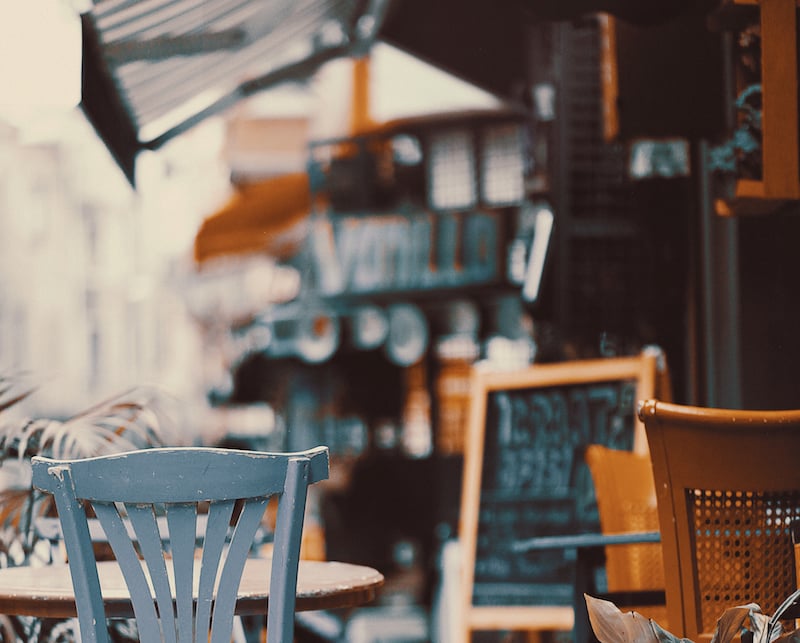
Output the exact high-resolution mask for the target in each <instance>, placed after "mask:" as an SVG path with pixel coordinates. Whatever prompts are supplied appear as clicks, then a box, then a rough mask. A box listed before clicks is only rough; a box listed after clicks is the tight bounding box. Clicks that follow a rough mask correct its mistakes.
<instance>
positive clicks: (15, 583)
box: [0, 558, 383, 618]
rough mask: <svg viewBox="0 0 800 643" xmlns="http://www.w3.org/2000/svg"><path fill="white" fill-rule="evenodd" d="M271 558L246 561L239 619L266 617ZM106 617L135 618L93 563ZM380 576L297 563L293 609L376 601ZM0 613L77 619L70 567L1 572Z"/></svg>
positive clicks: (121, 589) (107, 574)
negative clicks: (256, 615)
mask: <svg viewBox="0 0 800 643" xmlns="http://www.w3.org/2000/svg"><path fill="white" fill-rule="evenodd" d="M271 563H272V561H271V559H269V558H251V559H248V561H247V564H246V565H245V569H244V573H243V575H242V582H241V584H240V586H239V599H238V602H237V604H236V613H237V614H265V613H266V609H267V601H268V598H269V592H268V587H269V574H270V569H271ZM97 569H98V575H99V577H100V586H101V588H102V593H103V602H104V604H105V609H106V615H107V616H108V617H126V618H132V617H133V609H132V607H131V603H130V598H129V595H128V590H127V587H126V585H125V581H124V579H123V577H122V572H121V571H120V568H119V566H118V565H117V563H116V562H115V561H111V562H100V563H98V564H97ZM381 585H383V575H382V574H380V572H378V571H376V570H374V569H372V568H371V567H363V566H361V565H351V564H348V563H338V562H327V561H325V562H320V561H306V560H303V561H300V568H299V571H298V577H297V603H296V605H295V609H296V610H297V611H303V610H320V609H334V608H339V607H355V606H357V605H361V604H363V603H368V602H369V601H371V600H373V599H374V598H375V595H376V592H377V590H378V588H380V587H381ZM0 614H19V615H26V616H39V617H50V618H68V617H72V616H76V615H77V612H76V610H75V594H74V592H73V590H72V577H71V576H70V573H69V566H68V565H46V566H44V567H10V568H7V569H0Z"/></svg>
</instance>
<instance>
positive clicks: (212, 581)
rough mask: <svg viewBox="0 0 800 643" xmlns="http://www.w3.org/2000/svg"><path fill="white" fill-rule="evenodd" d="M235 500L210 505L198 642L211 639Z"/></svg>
mask: <svg viewBox="0 0 800 643" xmlns="http://www.w3.org/2000/svg"><path fill="white" fill-rule="evenodd" d="M235 504H236V503H235V502H234V501H233V500H223V501H219V502H212V503H211V504H210V505H209V507H208V523H207V525H206V534H205V544H204V546H203V555H202V561H201V566H200V581H199V586H198V591H197V615H196V616H195V624H196V632H195V640H196V643H208V633H209V632H210V628H211V609H212V607H213V605H214V590H215V588H216V585H217V575H218V573H219V562H220V560H222V556H223V553H224V549H225V543H226V540H227V538H228V530H229V527H230V523H231V520H232V518H233V510H234V507H235Z"/></svg>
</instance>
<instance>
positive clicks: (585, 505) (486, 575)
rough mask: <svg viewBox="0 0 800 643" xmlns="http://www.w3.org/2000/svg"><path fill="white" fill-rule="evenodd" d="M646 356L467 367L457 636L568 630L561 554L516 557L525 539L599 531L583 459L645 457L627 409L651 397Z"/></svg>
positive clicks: (567, 578) (568, 584)
mask: <svg viewBox="0 0 800 643" xmlns="http://www.w3.org/2000/svg"><path fill="white" fill-rule="evenodd" d="M656 360H657V357H656V355H654V354H652V353H643V354H642V355H641V356H638V357H627V358H614V359H603V360H585V361H572V362H565V363H561V364H552V365H535V366H532V367H530V368H528V369H526V370H524V371H516V372H491V371H483V370H480V369H479V368H478V369H475V370H474V371H473V374H472V378H471V390H470V393H471V406H470V411H469V435H468V437H467V444H466V450H465V460H464V479H463V492H462V507H461V524H460V530H461V531H460V534H459V537H460V542H461V547H462V548H463V552H464V554H463V558H462V562H463V581H464V582H463V583H462V587H463V591H464V594H463V605H464V616H465V618H464V619H463V621H464V627H465V628H466V632H464V637H463V639H462V640H469V638H468V633H469V631H471V630H492V629H510V630H513V629H569V628H570V627H571V626H572V622H573V614H572V607H571V603H572V580H573V576H574V563H573V561H572V560H570V557H569V554H570V552H566V551H562V550H557V549H554V550H550V551H546V552H527V553H518V552H515V551H514V547H513V544H514V543H515V542H517V541H520V540H525V539H527V538H531V537H533V536H547V535H566V534H576V533H585V532H597V531H599V521H598V515H597V504H596V501H595V496H594V487H593V484H592V479H591V475H590V472H589V470H588V467H587V466H586V464H585V462H584V457H583V454H584V450H585V448H586V446H588V445H589V444H604V445H607V446H611V447H613V448H618V449H628V450H630V449H634V450H637V451H640V452H646V449H647V447H646V441H645V437H644V429H643V427H642V426H641V424H640V423H639V421H638V419H637V418H636V401H637V400H638V399H642V398H646V397H651V396H652V395H654V391H655V383H656V366H657V364H656Z"/></svg>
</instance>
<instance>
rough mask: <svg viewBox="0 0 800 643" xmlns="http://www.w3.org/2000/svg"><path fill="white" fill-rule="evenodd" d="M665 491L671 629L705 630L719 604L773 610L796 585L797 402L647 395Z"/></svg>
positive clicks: (661, 500)
mask: <svg viewBox="0 0 800 643" xmlns="http://www.w3.org/2000/svg"><path fill="white" fill-rule="evenodd" d="M639 418H640V419H641V420H642V421H643V422H644V425H645V430H646V435H647V441H648V445H649V450H650V458H651V461H652V465H653V476H654V480H655V485H656V496H657V499H658V513H659V522H660V524H661V536H662V542H661V546H662V552H663V556H664V568H665V569H664V573H665V581H666V586H665V591H666V599H667V614H668V618H669V624H670V629H671V631H672V632H673V633H674V634H677V635H679V636H684V637H687V638H689V639H692V640H693V641H700V640H708V639H710V637H711V635H712V634H713V631H714V628H715V625H716V620H717V619H718V618H719V616H720V615H721V614H722V612H723V611H724V610H725V609H726V608H728V607H732V606H735V605H743V604H746V603H749V602H755V603H758V604H759V605H760V606H761V608H762V610H763V611H764V612H765V613H768V614H772V613H774V611H775V609H776V608H777V607H778V606H779V605H780V603H781V602H782V601H783V599H784V598H786V597H787V596H788V595H789V594H790V593H791V592H792V591H794V589H796V586H797V585H796V579H795V563H794V554H793V548H792V544H791V535H790V522H791V521H792V519H794V518H796V517H798V516H800V467H798V466H797V459H798V453H800V411H740V410H724V409H708V408H699V407H691V406H680V405H676V404H667V403H664V402H660V401H657V400H647V401H644V402H642V403H641V404H640V407H639Z"/></svg>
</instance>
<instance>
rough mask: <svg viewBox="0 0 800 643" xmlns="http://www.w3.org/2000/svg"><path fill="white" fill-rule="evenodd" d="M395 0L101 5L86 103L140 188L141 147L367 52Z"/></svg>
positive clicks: (86, 38)
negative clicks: (334, 61)
mask: <svg viewBox="0 0 800 643" xmlns="http://www.w3.org/2000/svg"><path fill="white" fill-rule="evenodd" d="M389 2H390V0H366V1H365V0H258V1H255V0H215V1H213V2H210V1H209V0H99V1H97V2H95V3H94V4H93V6H92V7H91V9H90V10H89V11H88V12H87V13H85V14H83V15H82V17H81V20H82V29H83V74H82V86H81V92H82V97H81V106H82V108H83V110H84V112H85V113H86V115H87V117H88V118H89V120H90V122H91V123H92V124H93V125H94V127H95V129H96V130H97V132H98V134H99V135H100V137H101V139H102V140H103V141H104V143H105V144H106V146H107V147H108V148H109V150H110V151H111V153H112V155H113V156H114V158H115V159H116V161H117V163H118V164H119V165H120V167H121V168H122V169H123V171H124V172H125V174H126V176H127V177H128V179H129V180H130V181H131V183H134V179H135V159H136V155H137V153H138V152H139V151H141V150H143V149H157V148H159V147H160V146H161V145H163V144H164V143H165V142H167V141H168V140H170V139H171V138H173V137H174V136H175V135H177V134H180V133H181V132H183V131H185V130H187V129H188V128H190V127H192V126H193V125H194V124H196V123H198V122H199V121H201V120H202V119H204V118H206V117H208V116H211V115H213V114H217V113H220V112H221V111H223V110H225V109H226V108H228V107H230V106H232V105H233V104H235V103H236V102H237V101H239V100H240V99H242V98H245V97H247V96H250V95H252V94H254V93H255V92H258V91H261V90H263V89H266V88H268V87H272V86H275V85H277V84H279V83H282V82H287V81H297V80H305V79H307V78H308V77H309V76H310V75H311V74H313V73H314V71H315V70H316V69H317V68H318V67H319V66H320V65H322V64H323V63H324V62H326V61H327V60H330V59H332V58H335V57H339V56H344V55H354V54H358V53H360V52H361V51H364V50H365V49H366V48H367V47H368V46H369V44H370V43H371V42H372V41H373V39H374V37H375V36H376V34H377V32H378V30H379V28H380V26H381V24H382V21H383V17H384V14H385V12H386V10H387V7H388V5H389Z"/></svg>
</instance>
